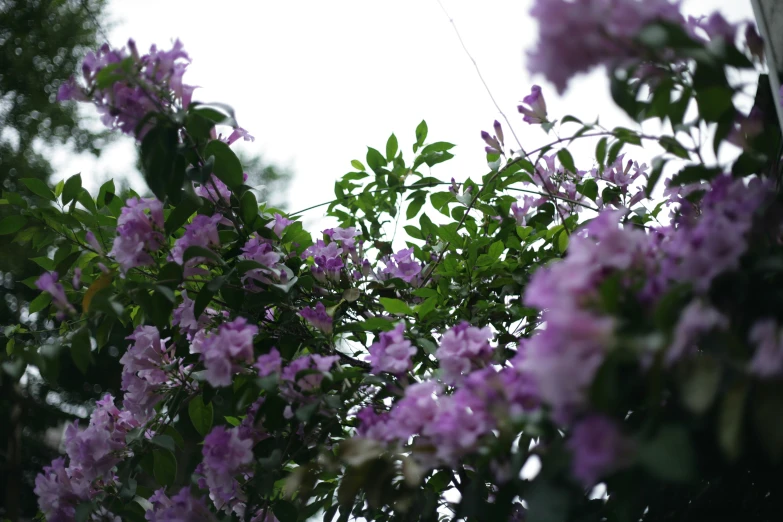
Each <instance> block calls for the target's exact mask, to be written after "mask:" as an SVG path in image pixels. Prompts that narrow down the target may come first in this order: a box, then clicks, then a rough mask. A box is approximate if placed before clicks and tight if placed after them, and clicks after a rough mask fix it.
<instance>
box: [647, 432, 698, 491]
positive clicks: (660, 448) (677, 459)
mask: <svg viewBox="0 0 783 522" xmlns="http://www.w3.org/2000/svg"><path fill="white" fill-rule="evenodd" d="M638 457H639V462H640V463H641V464H642V466H644V467H645V469H647V471H648V472H649V473H650V474H651V475H653V476H655V477H658V478H659V479H662V480H665V481H669V482H687V481H689V480H691V479H692V478H693V477H694V475H695V472H696V459H695V456H694V452H693V446H692V444H691V441H690V437H689V436H688V432H687V431H686V430H685V428H683V427H680V426H674V425H670V426H664V427H662V428H661V429H660V430H658V433H657V434H656V436H655V437H653V438H652V439H651V440H648V441H646V442H645V443H643V444H642V445H640V446H639V451H638Z"/></svg>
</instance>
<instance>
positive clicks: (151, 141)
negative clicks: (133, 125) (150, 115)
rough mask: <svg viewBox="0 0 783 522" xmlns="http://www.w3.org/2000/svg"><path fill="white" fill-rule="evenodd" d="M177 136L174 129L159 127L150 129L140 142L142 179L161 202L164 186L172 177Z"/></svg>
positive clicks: (164, 192)
mask: <svg viewBox="0 0 783 522" xmlns="http://www.w3.org/2000/svg"><path fill="white" fill-rule="evenodd" d="M178 142H179V134H178V131H177V129H176V128H174V127H169V126H165V125H159V126H156V127H153V128H152V129H150V130H149V131H148V132H147V134H145V136H144V139H143V140H142V141H141V164H142V167H143V168H142V172H143V174H144V179H145V181H146V182H147V186H149V188H150V190H151V191H152V193H153V194H155V196H156V197H157V198H158V199H160V200H163V199H165V197H166V186H167V185H168V184H169V181H170V179H171V178H172V176H173V175H174V166H175V162H176V156H177V143H178Z"/></svg>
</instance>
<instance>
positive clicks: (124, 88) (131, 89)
mask: <svg viewBox="0 0 783 522" xmlns="http://www.w3.org/2000/svg"><path fill="white" fill-rule="evenodd" d="M189 62H190V58H189V57H188V55H187V53H186V52H185V51H184V49H183V46H182V43H181V42H180V41H179V40H177V41H176V42H174V46H173V47H172V48H171V50H169V51H163V50H159V49H158V48H157V47H156V46H155V45H153V46H152V47H151V48H150V51H149V53H148V54H145V55H141V56H140V55H139V52H138V49H137V48H136V43H135V42H134V41H133V40H129V41H128V50H126V49H125V48H124V47H123V48H121V49H112V48H110V47H109V45H108V44H105V45H103V46H102V47H101V48H100V49H99V50H98V52H97V54H96V53H92V52H90V53H88V54H87V56H86V57H85V58H84V63H83V65H82V76H83V78H84V82H85V86H81V85H79V84H78V82H77V81H76V79H75V78H73V77H72V78H71V79H70V80H69V81H68V82H66V83H64V84H63V85H61V86H60V90H59V91H58V93H57V99H58V101H62V100H77V101H91V102H92V103H94V104H95V106H96V107H97V108H98V111H99V112H100V113H101V115H102V120H103V123H104V124H105V125H106V126H108V127H112V128H116V129H119V130H120V131H122V132H124V133H125V134H130V135H132V136H135V137H137V138H138V139H139V140H141V139H142V138H143V137H144V135H145V134H146V133H147V132H148V131H149V129H150V128H152V123H151V122H147V123H146V124H144V125H143V126H141V127H140V125H141V124H142V122H143V121H144V120H145V117H146V116H147V115H148V114H150V113H158V112H163V111H165V110H171V108H172V107H173V106H175V105H176V106H179V107H181V108H183V109H187V108H188V106H189V105H190V101H191V97H192V95H193V90H194V89H195V87H193V86H190V85H186V84H184V83H182V76H183V75H184V74H185V70H186V69H187V66H188V63H189Z"/></svg>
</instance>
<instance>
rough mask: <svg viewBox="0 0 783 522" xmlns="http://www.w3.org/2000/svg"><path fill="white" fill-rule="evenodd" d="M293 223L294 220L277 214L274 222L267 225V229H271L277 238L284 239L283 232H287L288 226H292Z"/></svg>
mask: <svg viewBox="0 0 783 522" xmlns="http://www.w3.org/2000/svg"><path fill="white" fill-rule="evenodd" d="M291 223H293V221H292V220H290V219H287V218H285V217H283V216H281V215H280V214H277V213H275V219H274V221H270V222H269V223H268V224H267V225H266V227H267V228H271V229H272V231H273V232H274V233H275V235H276V236H277V237H279V238H282V237H283V230H285V228H286V227H287V226H288V225H290V224H291Z"/></svg>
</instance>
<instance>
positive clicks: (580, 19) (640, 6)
mask: <svg viewBox="0 0 783 522" xmlns="http://www.w3.org/2000/svg"><path fill="white" fill-rule="evenodd" d="M530 14H531V16H533V18H535V19H536V20H538V22H539V31H540V37H539V41H538V43H537V46H536V48H535V49H534V50H533V51H531V52H529V54H528V70H529V71H530V72H531V73H532V74H543V75H544V77H546V79H547V80H549V81H550V82H552V83H553V84H554V85H555V87H557V90H558V92H559V93H561V94H562V93H563V92H564V91H565V89H566V86H567V85H568V81H569V80H570V79H571V77H572V76H574V75H576V74H578V73H581V72H587V71H589V70H590V69H591V68H593V67H595V66H597V65H601V64H608V65H614V64H617V63H619V62H621V61H623V60H627V59H629V58H633V57H634V56H635V54H636V53H635V49H636V48H637V46H636V44H635V43H634V38H635V37H636V36H637V35H638V34H639V31H640V30H641V29H642V28H643V27H644V26H645V25H647V24H649V23H651V22H655V21H658V20H663V21H669V22H672V23H679V24H681V23H683V19H682V15H681V14H680V12H679V6H678V5H677V4H674V3H671V2H670V1H669V0H575V1H573V2H569V1H566V0H536V1H535V3H534V4H533V8H532V9H531V11H530ZM531 102H532V100H531V101H526V103H528V104H531ZM531 108H532V105H531ZM538 112H540V111H538ZM538 112H536V109H535V108H533V110H532V111H531V113H533V115H534V117H535V118H536V119H540V114H538ZM526 116H527V115H526ZM532 119H533V118H532V117H531V120H532ZM526 121H527V120H526Z"/></svg>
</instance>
